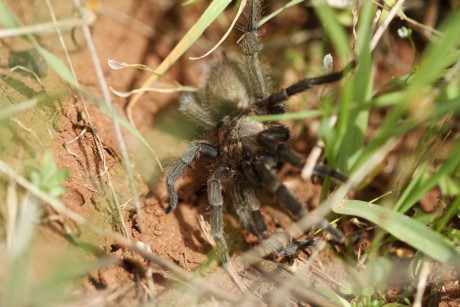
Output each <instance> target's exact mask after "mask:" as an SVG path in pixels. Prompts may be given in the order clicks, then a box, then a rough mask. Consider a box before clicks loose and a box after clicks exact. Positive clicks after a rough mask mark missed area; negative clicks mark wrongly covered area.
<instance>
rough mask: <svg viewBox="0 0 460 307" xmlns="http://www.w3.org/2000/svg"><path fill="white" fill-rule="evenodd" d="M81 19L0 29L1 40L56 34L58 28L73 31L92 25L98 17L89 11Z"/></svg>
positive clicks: (84, 12)
mask: <svg viewBox="0 0 460 307" xmlns="http://www.w3.org/2000/svg"><path fill="white" fill-rule="evenodd" d="M82 12H83V14H82V15H81V16H82V17H81V18H70V19H64V20H59V21H56V22H45V23H39V24H35V25H30V26H22V27H20V28H11V29H0V38H6V37H13V36H21V35H27V34H37V33H38V34H40V35H43V34H46V33H54V30H55V28H56V27H57V28H58V29H59V30H60V31H65V30H71V29H73V28H75V27H79V26H82V25H92V24H93V23H94V21H95V20H96V15H95V14H94V13H93V12H91V11H88V10H83V11H82Z"/></svg>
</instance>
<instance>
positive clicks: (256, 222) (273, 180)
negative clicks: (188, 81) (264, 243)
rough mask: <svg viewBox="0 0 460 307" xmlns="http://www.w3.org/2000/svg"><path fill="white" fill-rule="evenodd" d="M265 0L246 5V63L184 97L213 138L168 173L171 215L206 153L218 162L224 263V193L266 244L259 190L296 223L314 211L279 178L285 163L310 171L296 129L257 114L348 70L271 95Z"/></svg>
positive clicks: (228, 63)
mask: <svg viewBox="0 0 460 307" xmlns="http://www.w3.org/2000/svg"><path fill="white" fill-rule="evenodd" d="M261 2H262V1H258V0H253V1H249V2H248V4H247V6H246V8H245V13H244V14H243V17H242V19H243V21H242V22H241V27H242V29H243V31H244V32H245V33H244V35H243V38H242V40H241V46H242V49H243V55H242V58H241V59H240V60H239V61H238V60H233V59H230V58H229V57H227V56H225V55H224V57H223V59H222V60H221V61H220V62H218V63H216V64H214V66H213V67H211V70H210V74H209V77H208V80H207V82H206V85H205V86H204V87H203V88H202V89H201V90H200V92H198V93H193V94H192V93H187V94H184V95H182V96H181V98H180V108H179V110H180V111H182V112H183V113H184V114H185V115H187V116H188V117H189V118H190V119H192V120H193V121H195V122H196V123H198V124H199V125H201V126H202V127H203V128H205V130H206V133H205V134H204V136H203V139H202V140H195V141H192V142H191V143H190V144H188V145H187V147H186V148H185V150H184V152H183V154H182V157H181V159H180V160H179V161H178V162H177V163H176V164H175V165H174V166H173V167H172V168H171V169H170V171H169V172H168V174H167V176H166V186H167V191H168V194H169V206H168V207H167V208H166V210H165V211H166V212H167V213H169V212H170V211H171V210H173V209H174V208H176V206H177V204H178V196H177V191H176V188H175V183H176V181H177V180H178V179H179V178H180V177H181V176H183V174H184V172H185V171H186V170H187V169H188V168H189V167H190V166H191V165H192V163H194V162H195V161H196V160H197V159H199V158H200V157H201V156H206V157H208V158H209V160H210V161H211V172H210V175H209V177H208V179H207V193H208V200H209V203H210V205H211V229H212V236H213V237H214V239H215V241H216V251H217V254H218V256H219V257H220V260H221V261H222V262H223V264H224V265H226V264H227V263H228V261H229V256H228V250H227V244H226V241H225V238H224V233H223V221H222V206H223V196H222V193H223V190H224V189H230V194H231V195H232V201H233V205H234V206H235V209H236V213H237V214H238V216H239V218H240V220H241V222H242V223H243V225H244V226H245V227H246V229H248V230H249V231H250V232H252V233H254V234H255V235H257V237H258V238H259V239H260V240H264V239H267V238H268V237H269V234H268V231H267V227H266V225H265V222H264V219H263V216H262V214H261V212H260V210H259V207H260V203H259V200H258V199H257V197H256V193H255V191H256V190H265V191H268V192H269V193H270V194H272V195H274V196H276V198H277V199H278V200H279V201H280V202H281V203H282V204H284V205H285V206H286V208H287V210H288V211H289V212H290V213H291V214H292V215H293V216H294V217H296V218H300V217H302V216H303V215H304V214H307V213H306V211H305V210H304V209H303V207H302V204H301V202H300V201H299V200H298V199H297V198H296V197H295V196H293V195H292V194H291V193H290V192H289V190H288V189H287V188H286V186H285V185H284V184H283V183H282V182H281V180H280V178H279V177H278V175H277V171H278V169H279V167H280V166H281V165H282V164H283V163H290V164H292V165H294V166H296V167H299V168H300V167H302V166H303V159H302V158H300V157H299V156H298V155H297V154H295V153H293V152H292V151H291V150H290V149H289V148H288V147H287V145H286V142H287V141H288V140H289V137H290V132H289V130H288V128H286V127H285V126H284V125H283V124H281V123H280V122H277V121H272V122H267V123H262V122H257V121H254V120H253V119H251V118H250V117H251V116H253V115H263V114H279V113H284V112H285V106H284V103H285V101H286V100H287V99H288V98H289V97H290V96H292V95H294V94H297V93H300V92H303V91H306V90H308V89H309V88H311V87H312V86H315V85H320V84H325V83H331V82H335V81H338V80H340V79H341V78H342V76H343V74H344V71H345V70H343V71H340V72H336V73H331V74H328V75H324V76H320V77H316V78H308V79H304V80H300V81H298V82H296V83H294V84H293V85H291V86H289V87H287V88H285V89H282V90H279V91H276V92H271V89H270V82H269V80H268V79H269V78H268V77H267V74H266V72H265V69H263V68H262V65H261V63H260V60H259V52H260V51H261V48H262V46H261V43H260V41H259V33H258V22H259V20H260V17H261V13H260V12H261V5H262V4H261ZM315 171H316V172H317V173H319V174H322V175H324V174H325V173H326V175H330V176H335V177H338V178H339V179H343V175H342V176H341V175H340V174H339V173H337V172H335V171H333V170H330V169H328V168H327V167H325V166H323V165H317V166H316V167H315ZM320 224H321V225H318V226H321V227H325V228H326V229H327V230H328V231H329V232H330V233H331V234H332V235H333V237H334V238H335V239H336V240H337V241H343V235H342V233H341V232H340V231H338V230H336V229H334V228H332V227H329V225H328V223H327V222H325V221H323V222H321V223H320ZM308 241H309V240H308ZM297 242H298V241H297ZM307 244H308V243H303V242H301V243H299V244H296V245H295V246H290V247H289V246H288V247H287V248H286V250H285V251H282V252H279V254H283V255H289V254H291V252H290V250H292V249H297V248H302V247H305V245H307Z"/></svg>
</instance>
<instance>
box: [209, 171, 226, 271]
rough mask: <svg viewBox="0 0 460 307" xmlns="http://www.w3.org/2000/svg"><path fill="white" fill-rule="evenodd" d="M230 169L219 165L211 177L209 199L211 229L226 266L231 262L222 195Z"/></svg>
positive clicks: (217, 249) (221, 258)
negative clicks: (223, 215)
mask: <svg viewBox="0 0 460 307" xmlns="http://www.w3.org/2000/svg"><path fill="white" fill-rule="evenodd" d="M227 171H228V167H227V166H220V167H218V168H217V169H216V170H215V171H214V172H213V173H212V174H211V176H210V177H209V179H208V182H207V186H208V200H209V203H210V205H211V231H212V236H213V238H214V241H216V252H217V256H218V257H219V259H220V260H221V261H222V264H223V265H224V267H226V266H227V265H228V264H229V263H230V256H229V255H228V249H227V242H226V241H225V238H224V231H223V219H222V206H223V204H224V200H223V196H222V181H223V179H224V178H225V173H226V172H227Z"/></svg>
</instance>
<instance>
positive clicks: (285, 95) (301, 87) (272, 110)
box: [256, 61, 357, 114]
mask: <svg viewBox="0 0 460 307" xmlns="http://www.w3.org/2000/svg"><path fill="white" fill-rule="evenodd" d="M356 65H357V64H356V61H352V62H350V63H349V64H348V65H347V66H346V67H345V68H344V69H342V70H341V71H339V72H334V73H331V74H327V75H323V76H319V77H314V78H306V79H303V80H300V81H297V82H296V83H294V84H293V85H291V86H288V87H287V88H284V89H282V90H279V91H278V92H275V93H273V94H271V95H270V96H268V97H267V98H264V99H261V100H259V101H257V102H256V105H257V106H259V107H261V108H264V109H266V110H267V111H268V113H269V114H278V113H284V112H285V110H284V104H283V102H284V101H286V100H287V99H289V97H291V96H292V95H295V94H298V93H301V92H304V91H306V90H308V89H310V88H312V87H313V86H316V85H321V84H327V83H332V82H336V81H339V80H340V79H342V78H343V76H344V75H345V74H346V73H347V72H348V71H350V70H351V69H353V68H354V67H355V66H356Z"/></svg>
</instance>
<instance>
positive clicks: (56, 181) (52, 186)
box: [29, 153, 70, 198]
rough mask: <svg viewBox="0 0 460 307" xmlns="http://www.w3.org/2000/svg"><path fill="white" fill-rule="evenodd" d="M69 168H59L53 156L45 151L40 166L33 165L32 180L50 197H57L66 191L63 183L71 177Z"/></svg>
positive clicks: (30, 175)
mask: <svg viewBox="0 0 460 307" xmlns="http://www.w3.org/2000/svg"><path fill="white" fill-rule="evenodd" d="M69 176H70V172H69V171H68V170H57V167H56V162H54V159H53V156H52V155H51V154H49V153H45V154H44V156H43V159H42V161H41V165H40V167H39V168H36V167H31V168H30V171H29V177H30V181H31V182H32V183H33V184H34V185H35V186H37V187H39V188H40V190H42V191H43V192H45V193H47V194H48V195H49V196H50V197H53V198H57V197H59V196H61V195H63V194H64V193H65V188H64V187H63V184H64V183H65V182H66V180H67V179H68V178H69Z"/></svg>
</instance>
